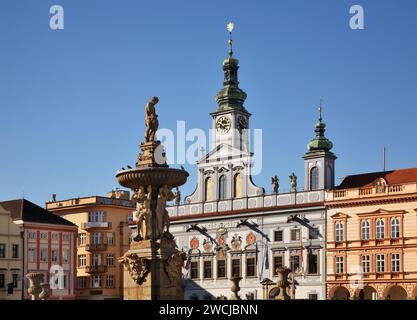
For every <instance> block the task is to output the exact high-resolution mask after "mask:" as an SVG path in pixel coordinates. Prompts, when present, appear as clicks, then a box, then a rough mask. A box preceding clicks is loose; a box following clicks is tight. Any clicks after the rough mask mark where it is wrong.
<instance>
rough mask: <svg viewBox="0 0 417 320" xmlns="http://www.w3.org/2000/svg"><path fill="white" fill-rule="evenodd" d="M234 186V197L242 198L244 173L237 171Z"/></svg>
mask: <svg viewBox="0 0 417 320" xmlns="http://www.w3.org/2000/svg"><path fill="white" fill-rule="evenodd" d="M233 182H234V186H233V197H234V198H240V197H241V196H242V194H243V192H242V191H243V190H242V188H243V186H242V174H241V173H236V174H235V177H234V181H233Z"/></svg>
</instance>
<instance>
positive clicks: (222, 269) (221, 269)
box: [217, 260, 226, 278]
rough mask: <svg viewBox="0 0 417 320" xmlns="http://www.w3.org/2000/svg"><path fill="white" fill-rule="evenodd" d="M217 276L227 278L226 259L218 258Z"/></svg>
mask: <svg viewBox="0 0 417 320" xmlns="http://www.w3.org/2000/svg"><path fill="white" fill-rule="evenodd" d="M217 278H226V260H217Z"/></svg>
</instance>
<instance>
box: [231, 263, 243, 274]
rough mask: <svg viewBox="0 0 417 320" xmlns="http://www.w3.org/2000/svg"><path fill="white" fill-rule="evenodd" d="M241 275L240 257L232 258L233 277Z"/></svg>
mask: <svg viewBox="0 0 417 320" xmlns="http://www.w3.org/2000/svg"><path fill="white" fill-rule="evenodd" d="M240 276H241V275H240V259H232V277H240Z"/></svg>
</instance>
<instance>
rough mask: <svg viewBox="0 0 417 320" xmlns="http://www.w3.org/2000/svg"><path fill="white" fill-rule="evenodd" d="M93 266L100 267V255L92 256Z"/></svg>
mask: <svg viewBox="0 0 417 320" xmlns="http://www.w3.org/2000/svg"><path fill="white" fill-rule="evenodd" d="M92 264H93V266H101V254H98V253H95V254H93V263H92Z"/></svg>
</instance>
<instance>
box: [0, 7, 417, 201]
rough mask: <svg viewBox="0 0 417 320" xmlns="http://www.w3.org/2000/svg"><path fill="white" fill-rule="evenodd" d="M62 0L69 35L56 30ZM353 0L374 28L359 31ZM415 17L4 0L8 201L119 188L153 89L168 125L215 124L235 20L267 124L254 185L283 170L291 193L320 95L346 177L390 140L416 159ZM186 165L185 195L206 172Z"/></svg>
mask: <svg viewBox="0 0 417 320" xmlns="http://www.w3.org/2000/svg"><path fill="white" fill-rule="evenodd" d="M54 4H60V5H62V6H63V8H64V12H65V16H64V17H65V29H64V30H58V31H53V30H51V29H50V28H49V17H50V15H49V8H50V7H51V6H52V5H54ZM354 4H360V5H362V6H363V8H364V10H365V30H351V29H350V28H349V19H350V17H351V15H350V14H349V8H350V6H351V5H354ZM416 12H417V2H416V1H413V0H409V1H406V0H399V1H395V2H392V1H377V0H373V1H371V0H355V1H344V0H338V1H335V0H317V1H310V0H305V1H301V0H299V1H294V0H288V1H276V0H274V1H232V0H230V1H227V2H225V1H217V0H210V1H196V0H188V1H186V0H177V1H172V0H167V1H152V2H151V1H146V2H145V1H133V0H129V1H128V0H124V1H115V0H113V1H107V0H100V1H98V0H96V1H94V0H90V1H85V0H54V1H46V0H37V1H33V0H25V1H23V0H2V1H1V4H0V38H1V50H0V88H1V89H0V110H1V114H0V150H1V151H0V152H1V153H0V155H1V156H0V200H6V199H11V198H18V197H21V196H22V194H24V195H25V197H26V198H27V199H29V200H32V201H34V202H36V203H38V204H40V205H43V204H44V201H46V200H47V199H48V198H49V197H50V194H52V193H56V194H57V198H58V199H64V198H69V197H77V196H88V195H102V194H105V193H106V192H107V191H109V190H111V189H112V188H113V187H116V186H117V181H116V180H115V178H114V175H115V172H116V171H117V170H118V169H119V168H120V167H122V166H125V165H126V164H127V163H131V164H132V163H134V161H135V158H136V155H137V152H138V146H139V143H140V142H141V141H142V137H143V132H144V120H143V118H144V114H143V108H144V105H145V103H146V102H147V101H148V99H149V97H151V96H153V95H157V96H159V98H160V103H159V105H158V107H159V117H160V126H161V127H164V128H171V129H173V130H175V128H176V121H177V120H184V121H185V122H186V127H187V129H190V128H202V129H205V130H208V129H209V127H210V124H211V118H210V116H209V113H210V112H212V111H214V110H215V108H216V102H215V99H214V97H215V94H216V93H217V91H218V90H219V89H220V88H221V86H222V77H223V74H222V70H221V63H222V61H223V59H224V58H225V57H226V55H227V32H226V23H227V22H229V21H234V22H235V31H234V39H235V41H234V51H235V56H236V57H237V58H238V59H239V60H240V70H239V77H240V86H241V88H242V89H244V90H245V91H246V92H247V94H248V98H247V100H246V104H245V105H246V107H247V109H248V111H250V112H251V113H252V118H251V127H252V128H262V130H263V138H264V139H263V170H262V173H261V174H260V175H258V176H255V177H254V181H255V182H256V183H257V184H258V185H260V186H264V187H265V188H266V190H267V191H269V190H270V189H271V186H270V177H271V176H272V175H275V174H277V175H278V176H279V177H280V178H281V181H280V184H281V186H282V187H283V188H285V187H287V188H288V185H289V179H288V175H289V174H290V173H291V172H293V171H294V172H295V173H296V174H297V175H298V176H300V177H301V176H302V174H303V160H302V158H301V157H302V155H303V154H304V153H305V151H306V145H307V143H308V142H309V141H310V139H311V138H312V137H313V136H314V132H313V130H314V124H315V122H316V120H317V106H318V102H319V98H320V96H323V98H324V120H325V122H326V124H327V132H326V133H327V136H328V138H330V139H331V140H332V141H333V143H334V149H333V151H334V153H335V154H336V155H337V156H338V160H337V162H336V177H338V178H342V177H344V176H346V175H348V174H356V173H361V172H369V171H379V170H381V169H382V150H383V146H384V145H386V147H387V168H388V169H395V168H407V167H416V166H417V148H416V138H417V131H416V118H417V90H416V88H417V59H416V57H417V43H416V42H417V40H416V39H417V38H416V31H417V19H416V17H415V14H416ZM185 167H186V169H187V170H188V171H189V172H190V178H189V181H188V183H187V185H186V186H185V187H183V188H182V190H183V195H184V196H185V195H186V194H189V193H190V192H191V191H192V190H193V189H194V187H195V176H196V168H195V166H194V165H191V164H187V165H185ZM301 180H302V179H301ZM300 182H301V181H300ZM337 182H340V180H339V179H338V180H337Z"/></svg>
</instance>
